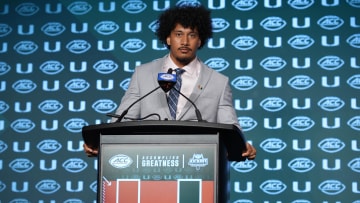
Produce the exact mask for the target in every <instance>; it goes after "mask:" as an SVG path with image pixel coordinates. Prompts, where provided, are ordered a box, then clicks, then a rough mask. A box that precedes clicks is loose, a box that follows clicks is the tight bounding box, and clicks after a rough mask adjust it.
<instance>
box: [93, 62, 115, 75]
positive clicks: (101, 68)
mask: <svg viewBox="0 0 360 203" xmlns="http://www.w3.org/2000/svg"><path fill="white" fill-rule="evenodd" d="M118 67H119V66H118V64H117V63H115V62H114V61H112V60H100V61H98V62H96V63H95V64H94V66H93V68H94V69H95V70H96V71H97V72H98V73H101V74H110V73H112V72H114V71H115V70H116V69H118Z"/></svg>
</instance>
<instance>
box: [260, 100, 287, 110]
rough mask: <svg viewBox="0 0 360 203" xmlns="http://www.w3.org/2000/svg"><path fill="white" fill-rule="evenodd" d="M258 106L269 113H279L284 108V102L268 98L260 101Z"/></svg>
mask: <svg viewBox="0 0 360 203" xmlns="http://www.w3.org/2000/svg"><path fill="white" fill-rule="evenodd" d="M260 106H261V107H263V109H265V110H267V111H271V112H275V111H280V110H281V109H283V108H284V107H285V106H286V102H285V101H284V100H282V99H281V98H279V97H268V98H266V99H264V100H262V101H261V103H260Z"/></svg>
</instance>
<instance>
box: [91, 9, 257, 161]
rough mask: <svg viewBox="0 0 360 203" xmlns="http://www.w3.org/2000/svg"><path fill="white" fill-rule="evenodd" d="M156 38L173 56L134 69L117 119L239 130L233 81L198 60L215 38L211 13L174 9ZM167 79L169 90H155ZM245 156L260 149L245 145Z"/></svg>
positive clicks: (161, 22)
mask: <svg viewBox="0 0 360 203" xmlns="http://www.w3.org/2000/svg"><path fill="white" fill-rule="evenodd" d="M156 35H157V37H158V39H159V41H161V42H162V43H163V44H164V45H165V46H166V47H167V48H168V49H169V54H167V55H166V56H164V57H163V58H160V59H157V60H154V61H152V62H149V63H146V64H143V65H141V66H139V67H137V68H136V69H135V72H134V74H133V76H132V78H131V82H130V85H129V87H128V90H127V91H126V93H125V95H124V97H123V98H122V100H121V103H120V105H119V107H118V109H117V111H116V115H121V116H117V117H114V118H113V121H114V122H119V121H125V120H141V119H144V120H145V119H146V120H179V121H192V120H193V121H196V120H198V121H199V120H202V121H206V122H212V123H222V124H232V125H235V126H237V127H238V128H240V125H239V122H238V119H237V116H236V113H235V109H234V107H233V104H232V102H233V99H232V93H231V88H230V85H229V78H228V77H226V76H224V75H223V74H221V73H218V72H216V71H215V70H213V69H211V68H210V67H208V66H207V65H205V64H204V63H203V62H202V61H201V60H200V59H199V58H198V57H197V51H198V50H200V49H201V48H202V47H203V46H204V45H205V44H206V43H207V41H208V39H209V38H211V37H212V21H211V17H210V11H208V10H207V9H205V8H204V7H202V6H178V7H174V8H170V9H168V10H166V11H165V12H164V13H163V14H161V15H160V17H159V19H158V27H157V30H156ZM160 74H163V75H161V76H162V77H160ZM167 76H174V78H176V80H168V81H166V78H167ZM164 78H165V82H167V83H168V84H169V85H170V86H171V87H170V88H169V89H171V90H169V89H166V88H162V89H163V90H164V91H162V90H157V87H159V83H160V82H164V81H162V80H163V79H164ZM155 90H156V91H155ZM194 109H195V110H194ZM199 114H200V115H199ZM84 150H85V152H86V154H87V155H88V156H96V155H97V153H98V150H97V149H92V148H90V147H89V146H87V145H86V144H84ZM242 156H243V157H246V158H247V159H250V160H251V159H255V156H256V149H255V148H254V147H253V146H252V145H251V144H249V143H246V150H245V151H244V152H243V153H242Z"/></svg>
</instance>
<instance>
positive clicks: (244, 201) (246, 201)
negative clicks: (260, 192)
mask: <svg viewBox="0 0 360 203" xmlns="http://www.w3.org/2000/svg"><path fill="white" fill-rule="evenodd" d="M233 203H254V202H253V201H251V200H249V199H238V200H236V201H235V202H233Z"/></svg>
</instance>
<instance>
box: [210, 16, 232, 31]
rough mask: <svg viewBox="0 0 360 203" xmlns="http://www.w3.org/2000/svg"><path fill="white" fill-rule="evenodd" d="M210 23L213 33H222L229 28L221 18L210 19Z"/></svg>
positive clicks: (226, 22)
mask: <svg viewBox="0 0 360 203" xmlns="http://www.w3.org/2000/svg"><path fill="white" fill-rule="evenodd" d="M211 22H212V23H211V24H212V28H213V32H222V31H224V30H226V29H227V28H228V27H229V26H230V23H229V22H228V21H226V20H224V19H223V18H212V19H211Z"/></svg>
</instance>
